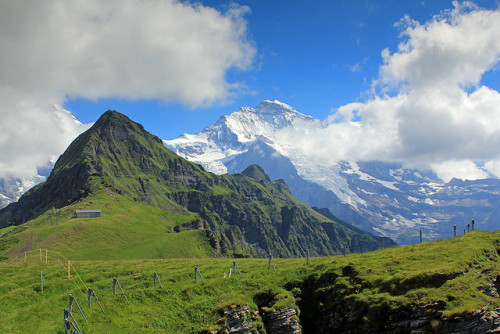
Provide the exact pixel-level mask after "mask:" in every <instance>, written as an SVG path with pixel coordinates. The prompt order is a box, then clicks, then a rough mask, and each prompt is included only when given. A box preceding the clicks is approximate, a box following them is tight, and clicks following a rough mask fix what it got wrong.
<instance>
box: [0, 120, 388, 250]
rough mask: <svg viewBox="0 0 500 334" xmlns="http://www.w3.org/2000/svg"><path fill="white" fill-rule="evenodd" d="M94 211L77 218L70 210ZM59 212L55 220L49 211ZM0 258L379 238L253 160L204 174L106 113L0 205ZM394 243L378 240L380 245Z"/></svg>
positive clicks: (341, 243)
mask: <svg viewBox="0 0 500 334" xmlns="http://www.w3.org/2000/svg"><path fill="white" fill-rule="evenodd" d="M90 208H93V209H100V210H102V216H101V217H100V218H96V219H86V220H82V219H75V218H73V216H74V212H75V210H77V209H90ZM55 214H60V216H59V225H57V226H55V225H51V224H50V218H49V215H55ZM12 225H16V226H18V227H17V228H14V229H12V230H11V231H10V232H8V233H5V235H4V236H2V237H0V255H2V256H4V257H7V258H12V257H16V256H20V255H22V254H23V252H24V251H25V250H30V249H36V248H39V247H43V248H48V249H51V250H54V251H55V250H57V251H64V252H66V253H67V254H68V255H71V256H72V257H74V258H77V259H82V260H84V259H139V258H141V259H142V258H174V257H179V256H183V257H184V256H189V257H205V256H237V257H239V256H257V257H265V256H267V255H268V254H269V252H271V253H272V254H273V255H274V256H276V257H294V256H295V257H297V256H304V255H305V254H306V253H307V250H308V249H309V251H310V253H311V254H312V255H334V254H340V253H343V252H347V253H349V252H365V251H370V250H374V249H377V248H379V245H380V242H379V239H378V238H376V237H374V236H372V235H370V234H369V233H366V232H363V231H360V230H358V229H356V228H354V227H352V226H350V225H349V224H346V223H345V222H340V221H336V219H335V218H334V217H333V218H328V217H325V216H323V215H321V214H320V213H318V212H316V211H314V210H312V209H311V208H309V207H307V206H306V205H304V204H303V203H301V202H299V201H297V200H296V199H295V198H293V197H292V195H291V194H290V192H289V190H288V187H287V186H286V184H285V183H284V182H283V181H280V180H278V181H274V182H271V181H270V180H269V178H268V177H267V175H265V174H264V172H263V171H262V169H261V168H260V167H258V166H249V167H248V169H247V170H245V171H244V172H243V173H241V174H236V175H230V174H226V175H222V176H218V175H215V174H212V173H209V172H206V171H205V170H204V169H203V168H202V167H201V166H199V165H197V164H194V163H191V162H189V161H187V160H185V159H183V158H181V157H179V156H177V155H176V154H174V153H173V152H171V151H169V150H168V149H166V148H165V147H164V145H163V143H162V141H161V140H160V139H159V138H158V137H156V136H154V135H152V134H150V133H148V132H147V131H145V130H144V128H143V127H142V125H140V124H138V123H135V122H133V121H131V120H130V119H129V118H128V117H126V116H124V115H122V114H120V113H118V112H116V111H107V112H106V113H104V114H103V115H102V116H101V118H100V119H99V120H98V121H97V122H96V123H95V124H94V125H93V126H92V127H91V128H90V129H89V130H88V131H86V132H84V133H83V134H81V135H80V136H79V137H78V138H77V139H75V140H74V141H73V143H72V144H71V145H70V146H69V147H68V149H67V150H66V151H65V152H64V154H62V155H61V157H60V158H59V159H58V161H57V163H56V165H55V167H54V169H53V171H52V173H51V175H50V177H49V178H48V179H47V181H46V182H44V183H41V184H40V185H38V186H36V187H34V188H33V189H31V190H30V191H28V192H27V193H26V194H24V195H23V196H22V197H21V199H20V200H19V201H18V202H17V203H13V204H11V205H9V206H8V207H6V208H4V209H3V210H0V227H7V226H12ZM391 244H392V245H394V244H393V243H391V242H390V240H389V241H387V242H386V241H384V245H385V246H389V245H391Z"/></svg>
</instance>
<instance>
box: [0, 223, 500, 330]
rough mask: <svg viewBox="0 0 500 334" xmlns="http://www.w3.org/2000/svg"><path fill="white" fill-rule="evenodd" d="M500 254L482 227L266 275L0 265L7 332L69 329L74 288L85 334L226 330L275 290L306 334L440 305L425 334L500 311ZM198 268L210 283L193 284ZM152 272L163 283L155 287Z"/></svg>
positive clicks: (215, 263)
mask: <svg viewBox="0 0 500 334" xmlns="http://www.w3.org/2000/svg"><path fill="white" fill-rule="evenodd" d="M499 251H500V233H499V232H494V233H492V232H488V233H486V232H478V231H475V232H472V233H470V234H467V235H465V236H461V237H457V238H455V239H452V240H443V241H436V242H432V243H424V244H421V245H413V246H406V247H400V248H393V249H384V250H379V251H375V252H371V253H366V254H354V255H348V256H346V257H344V256H337V257H322V258H313V259H312V265H310V266H307V265H306V261H305V259H303V258H300V259H275V264H276V271H273V270H271V271H268V269H267V268H268V261H267V259H239V260H237V262H238V266H239V268H240V269H241V272H242V277H241V278H240V277H239V276H236V277H235V276H233V277H231V278H224V273H227V272H228V271H229V268H230V267H231V266H232V259H224V258H218V259H207V258H205V259H169V260H126V261H125V260H119V261H118V260H117V261H72V262H71V263H72V267H71V274H72V277H71V279H69V280H68V277H67V260H66V259H65V258H63V257H62V256H61V257H60V258H59V261H60V262H58V259H57V255H56V254H55V253H53V252H51V251H50V250H49V252H48V263H47V264H46V263H45V253H43V257H42V262H40V255H39V252H38V251H32V252H30V253H28V254H27V263H24V257H22V258H20V259H19V261H18V262H17V263H13V262H8V263H6V262H4V263H0V277H1V278H2V279H1V280H0V319H2V321H0V332H5V333H33V332H37V333H63V322H62V319H63V309H64V308H67V307H68V295H69V294H70V293H71V294H73V295H74V296H75V297H76V298H77V300H78V302H79V303H80V305H81V306H82V308H83V311H84V312H85V315H86V317H87V318H88V320H89V322H88V323H85V321H84V320H83V319H82V317H81V316H80V315H79V314H77V311H76V310H75V311H74V314H75V317H76V320H77V321H78V323H79V324H80V326H81V327H82V329H83V331H84V332H85V333H105V332H110V333H116V332H128V333H164V332H167V333H193V332H195V333H197V332H200V331H201V330H204V329H216V328H222V327H224V319H221V317H222V315H221V310H224V309H228V308H230V307H231V305H249V306H250V308H251V309H252V310H254V311H256V310H257V309H258V306H257V305H256V302H255V296H256V295H257V294H259V293H261V292H266V293H268V294H272V295H276V298H275V299H276V302H275V304H274V305H272V306H271V307H274V308H276V309H280V308H283V307H285V306H287V305H289V304H292V305H296V307H298V308H300V310H301V321H302V325H303V326H304V329H305V330H306V331H308V332H309V333H311V332H316V333H321V332H325V333H327V332H332V331H334V330H339V331H341V330H342V329H343V327H342V326H347V325H352V324H351V322H352V323H355V326H359V329H360V330H363V329H364V330H366V329H367V328H372V329H373V328H377V326H385V325H386V324H385V323H384V322H386V321H388V319H390V316H391V315H393V316H395V315H401V316H403V315H405V314H411V313H412V312H415V311H416V310H419V309H422V308H423V306H424V305H437V306H436V307H431V308H427V309H426V311H425V312H427V313H428V316H429V317H431V319H432V321H431V323H430V324H429V325H428V327H426V330H427V331H430V332H432V331H435V332H439V331H440V325H441V323H442V321H443V318H444V317H450V316H453V315H457V314H467V313H471V312H474V311H476V310H478V309H481V308H482V307H484V306H485V305H488V304H490V303H491V305H490V306H489V309H494V308H496V307H500V302H499V299H498V298H494V297H490V296H488V295H486V294H485V293H484V292H485V289H486V288H485V287H486V286H487V285H488V284H489V283H491V282H492V281H493V280H494V279H495V278H496V277H497V275H500V268H499V266H498V253H499ZM76 255H77V254H75V256H76ZM68 258H70V257H68ZM195 265H196V266H198V267H199V268H200V270H201V272H202V274H203V277H204V282H201V281H199V282H198V283H195V281H194V269H193V268H194V266H195ZM41 270H42V271H43V277H44V291H43V293H42V292H41V291H40V271H41ZM155 271H156V272H157V273H158V274H159V275H160V279H161V282H162V285H163V288H160V287H154V286H153V273H154V272H155ZM115 276H116V277H117V278H118V279H119V281H120V283H121V285H122V287H123V289H124V291H125V293H126V295H127V297H128V300H129V302H130V304H127V302H126V301H125V299H124V297H123V296H121V295H120V293H118V294H117V295H116V296H114V295H113V284H112V282H113V277H115ZM89 286H91V287H92V288H93V289H94V290H95V292H96V293H97V295H98V297H99V299H100V301H101V303H102V306H103V308H104V311H105V314H103V313H102V312H101V310H100V309H99V307H98V305H97V303H96V301H95V300H93V301H92V306H91V307H89V306H88V302H87V301H86V294H85V293H86V288H87V287H89ZM118 291H119V290H118ZM346 309H349V310H351V312H350V317H351V318H350V319H348V320H345V321H344V322H343V323H342V322H340V323H339V324H337V325H338V326H339V327H337V328H331V327H328V326H331V324H326V323H324V320H325V319H328V315H331V314H336V312H338V311H339V310H344V311H345V310H346ZM381 315H385V316H381ZM395 320H397V319H395ZM255 322H256V327H258V326H262V323H259V320H256V321H255ZM351 328H352V327H351ZM312 329H314V331H313V330H312Z"/></svg>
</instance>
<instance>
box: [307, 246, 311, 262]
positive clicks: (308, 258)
mask: <svg viewBox="0 0 500 334" xmlns="http://www.w3.org/2000/svg"><path fill="white" fill-rule="evenodd" d="M310 264H311V254H309V248H308V249H307V265H310Z"/></svg>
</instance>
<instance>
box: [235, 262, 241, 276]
mask: <svg viewBox="0 0 500 334" xmlns="http://www.w3.org/2000/svg"><path fill="white" fill-rule="evenodd" d="M233 268H234V269H233V271H234V272H235V275H236V269H238V274H240V277H241V272H240V267H238V264H237V263H236V260H233Z"/></svg>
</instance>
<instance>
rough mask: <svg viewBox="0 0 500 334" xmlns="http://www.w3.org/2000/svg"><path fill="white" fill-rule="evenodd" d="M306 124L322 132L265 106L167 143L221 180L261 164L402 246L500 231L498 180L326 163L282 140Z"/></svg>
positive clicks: (302, 194)
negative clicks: (472, 229) (471, 231)
mask: <svg viewBox="0 0 500 334" xmlns="http://www.w3.org/2000/svg"><path fill="white" fill-rule="evenodd" d="M304 123H306V124H308V125H314V126H316V127H318V128H321V127H322V126H323V124H322V122H321V121H319V120H316V119H314V118H312V117H310V116H307V115H304V114H302V113H300V112H298V111H297V110H295V109H294V108H292V107H290V106H289V105H287V104H284V103H281V102H279V101H264V102H262V103H261V104H259V105H258V106H257V107H255V108H248V107H244V108H240V109H239V110H238V111H235V112H233V113H231V114H230V115H226V116H222V117H221V118H220V119H219V121H217V122H216V123H214V124H212V125H210V126H208V127H206V128H205V129H203V130H202V131H201V132H199V133H197V134H184V135H182V136H180V137H179V138H177V139H174V140H165V141H164V144H165V146H166V147H168V148H169V149H171V150H173V151H174V152H176V153H177V154H179V155H181V156H183V157H185V158H187V159H189V160H191V161H193V162H196V163H199V164H201V165H203V166H204V167H205V168H206V169H207V170H209V171H211V172H214V173H218V174H222V173H227V172H229V173H236V172H241V171H242V170H244V169H245V168H246V167H248V165H250V164H254V163H255V164H258V165H260V166H261V167H262V168H263V169H264V170H265V171H266V173H267V174H268V175H269V176H270V177H271V178H272V179H279V178H281V179H284V180H285V182H286V183H287V184H288V186H289V188H290V190H291V192H292V194H293V195H294V196H295V197H297V198H298V199H300V200H301V201H303V202H305V203H306V204H308V205H310V206H316V207H327V208H329V209H330V211H331V212H333V213H334V214H335V215H336V216H338V217H339V218H341V219H344V220H346V221H347V222H349V223H352V224H355V225H357V226H359V227H361V228H363V229H365V230H368V231H370V232H375V233H377V234H380V235H384V236H387V237H390V238H392V239H394V240H395V241H397V242H399V243H413V242H417V241H418V238H419V237H418V236H419V230H422V234H423V239H424V240H433V239H437V238H442V237H450V236H452V235H453V225H456V226H457V233H463V229H464V228H466V226H467V223H469V222H470V220H471V219H475V222H476V227H477V228H482V229H497V228H499V227H500V219H499V218H500V209H498V208H499V204H500V180H498V179H485V180H477V181H458V180H452V181H450V182H449V183H445V182H443V181H442V180H440V179H439V178H438V177H437V176H436V175H435V174H434V173H432V172H430V171H420V170H413V169H408V168H403V166H402V165H401V164H396V163H387V162H380V161H371V162H355V161H331V160H329V159H327V157H325V158H321V157H318V156H317V155H311V154H307V153H304V151H300V150H298V149H297V148H296V147H295V146H294V145H293V140H292V141H290V140H288V141H284V140H283V136H282V133H283V131H284V130H286V129H287V128H288V127H294V126H300V125H303V124H304ZM309 128H311V127H310V126H309ZM295 140H301V138H296V139H295Z"/></svg>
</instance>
